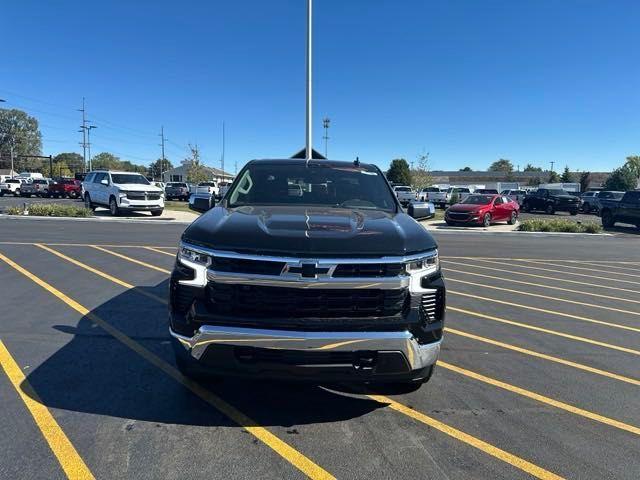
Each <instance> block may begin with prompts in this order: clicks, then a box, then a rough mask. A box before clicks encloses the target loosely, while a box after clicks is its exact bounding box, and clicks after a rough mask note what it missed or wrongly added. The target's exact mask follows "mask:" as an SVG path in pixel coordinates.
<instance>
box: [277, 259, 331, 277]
mask: <svg viewBox="0 0 640 480" xmlns="http://www.w3.org/2000/svg"><path fill="white" fill-rule="evenodd" d="M287 270H288V272H289V273H297V274H299V275H300V276H301V277H302V278H317V277H318V275H325V274H327V273H328V272H329V267H320V266H318V264H317V263H312V262H306V263H305V262H302V263H301V264H300V265H290V266H289V268H288V269H287Z"/></svg>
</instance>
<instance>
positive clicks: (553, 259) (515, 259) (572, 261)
mask: <svg viewBox="0 0 640 480" xmlns="http://www.w3.org/2000/svg"><path fill="white" fill-rule="evenodd" d="M441 258H461V259H464V260H499V261H502V262H504V261H510V262H511V261H513V262H526V261H529V260H535V261H541V262H569V263H577V264H578V265H580V264H581V263H584V262H591V263H602V264H610V263H614V264H620V265H640V262H635V261H632V260H574V259H567V258H506V257H462V256H455V255H444V256H443V257H441Z"/></svg>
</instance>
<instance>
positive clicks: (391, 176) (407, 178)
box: [387, 158, 411, 185]
mask: <svg viewBox="0 0 640 480" xmlns="http://www.w3.org/2000/svg"><path fill="white" fill-rule="evenodd" d="M387 180H389V181H390V182H392V183H399V184H402V185H411V170H409V164H408V163H407V161H406V160H405V159H404V158H396V159H395V160H392V161H391V165H390V166H389V170H388V171H387Z"/></svg>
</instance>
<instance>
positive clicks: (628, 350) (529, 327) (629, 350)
mask: <svg viewBox="0 0 640 480" xmlns="http://www.w3.org/2000/svg"><path fill="white" fill-rule="evenodd" d="M448 293H453V294H459V293H458V292H448ZM459 295H465V296H468V297H473V298H477V297H476V296H475V295H467V294H459ZM447 310H450V311H454V312H459V313H464V314H467V315H471V316H473V317H479V318H484V319H486V320H492V321H494V322H500V323H504V324H506V325H513V326H515V327H521V328H526V329H527V330H534V331H536V332H542V333H547V334H549V335H555V336H557V337H563V338H568V339H569V340H575V341H577V342H584V343H588V344H591V345H597V346H599V347H604V348H610V349H612V350H618V351H620V352H625V353H630V354H632V355H640V351H639V350H634V349H632V348H627V347H620V346H618V345H612V344H611V343H605V342H600V341H598V340H592V339H590V338H586V337H579V336H577V335H571V334H569V333H564V332H558V331H556V330H549V329H548V328H542V327H536V326H534V325H529V324H526V323H520V322H515V321H513V320H507V319H506V318H500V317H494V316H492V315H486V314H484V313H480V312H474V311H471V310H465V309H463V308H457V307H447Z"/></svg>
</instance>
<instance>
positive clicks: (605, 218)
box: [602, 210, 616, 228]
mask: <svg viewBox="0 0 640 480" xmlns="http://www.w3.org/2000/svg"><path fill="white" fill-rule="evenodd" d="M614 223H616V222H615V221H614V219H613V214H612V213H611V212H610V211H609V210H604V211H603V212H602V226H603V227H604V228H611V227H613V224H614Z"/></svg>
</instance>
